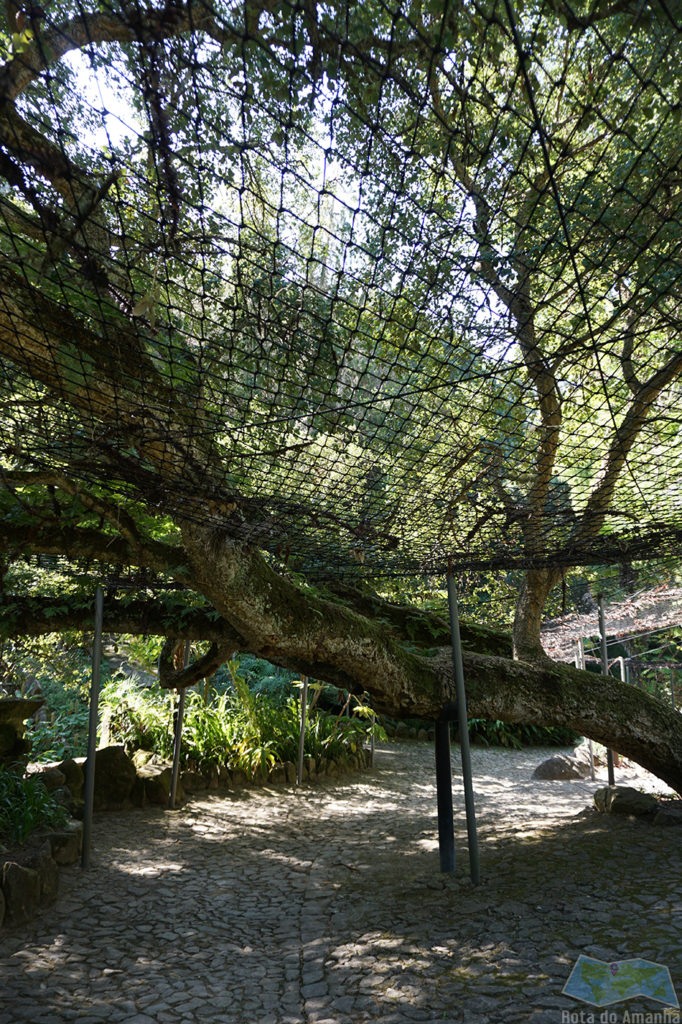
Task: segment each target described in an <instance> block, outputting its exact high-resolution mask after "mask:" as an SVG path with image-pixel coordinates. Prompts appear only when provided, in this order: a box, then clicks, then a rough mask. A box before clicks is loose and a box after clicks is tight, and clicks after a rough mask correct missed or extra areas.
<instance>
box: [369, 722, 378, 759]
mask: <svg viewBox="0 0 682 1024" xmlns="http://www.w3.org/2000/svg"><path fill="white" fill-rule="evenodd" d="M376 727H377V716H376V715H374V714H373V715H372V731H371V733H370V736H369V766H370V768H373V767H374V733H375V732H376Z"/></svg>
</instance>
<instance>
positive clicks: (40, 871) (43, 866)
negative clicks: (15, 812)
mask: <svg viewBox="0 0 682 1024" xmlns="http://www.w3.org/2000/svg"><path fill="white" fill-rule="evenodd" d="M82 844H83V826H82V825H81V824H80V822H77V821H74V822H71V823H69V824H67V825H66V826H65V827H64V828H63V829H61V830H60V831H59V832H49V833H42V834H38V835H35V834H34V835H33V836H31V838H30V841H29V843H28V845H27V846H25V847H23V848H21V849H19V850H17V851H14V853H10V855H9V856H8V857H7V859H5V860H4V862H0V927H2V926H3V925H10V926H12V925H21V924H26V922H27V921H30V920H31V919H32V918H34V917H35V916H36V914H37V913H38V912H39V911H40V909H41V908H42V907H45V906H49V904H50V903H54V901H55V900H56V899H57V892H58V889H59V868H60V867H61V866H62V865H65V864H74V863H75V862H76V861H77V860H78V859H79V857H80V854H81V848H82Z"/></svg>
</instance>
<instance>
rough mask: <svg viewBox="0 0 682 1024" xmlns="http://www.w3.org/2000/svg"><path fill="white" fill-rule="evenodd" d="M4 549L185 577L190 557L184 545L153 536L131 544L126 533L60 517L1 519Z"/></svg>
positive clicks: (0, 541)
mask: <svg viewBox="0 0 682 1024" xmlns="http://www.w3.org/2000/svg"><path fill="white" fill-rule="evenodd" d="M0 552H3V553H5V554H8V555H10V556H11V555H14V554H16V553H18V552H20V553H21V554H25V555H62V556H64V557H65V558H68V559H71V560H73V561H79V560H83V561H97V562H102V563H103V564H104V565H118V566H140V567H142V568H147V569H151V570H154V571H155V572H161V573H167V574H169V575H172V576H174V577H175V578H176V579H181V580H182V577H183V576H184V574H185V572H186V558H185V554H184V552H183V550H182V548H181V547H176V546H175V545H172V544H165V543H163V542H162V541H158V540H152V539H149V538H148V539H147V540H146V541H145V542H144V545H140V544H137V545H135V547H131V545H130V543H129V542H128V541H127V540H126V539H125V538H123V537H120V536H118V537H116V536H113V535H109V534H106V533H103V532H102V531H101V530H95V529H90V528H87V527H78V526H73V525H72V524H70V523H68V522H66V523H60V522H59V521H58V520H47V521H45V520H44V521H39V522H36V523H35V524H30V523H29V522H25V523H19V524H17V523H14V522H7V521H4V522H3V521H0Z"/></svg>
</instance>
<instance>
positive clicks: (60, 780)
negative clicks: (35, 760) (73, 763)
mask: <svg viewBox="0 0 682 1024" xmlns="http://www.w3.org/2000/svg"><path fill="white" fill-rule="evenodd" d="M28 775H29V776H30V777H31V778H32V779H38V781H39V782H42V784H43V786H45V789H46V790H47V791H48V793H53V792H54V790H55V789H62V788H63V787H64V784H65V783H66V775H64V772H62V771H60V770H59V768H57V766H56V765H53V764H44V765H31V766H30V767H29V768H28Z"/></svg>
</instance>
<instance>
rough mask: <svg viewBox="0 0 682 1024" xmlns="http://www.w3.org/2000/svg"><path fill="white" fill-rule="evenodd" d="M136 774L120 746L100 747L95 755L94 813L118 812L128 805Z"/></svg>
mask: <svg viewBox="0 0 682 1024" xmlns="http://www.w3.org/2000/svg"><path fill="white" fill-rule="evenodd" d="M136 778H137V774H136V772H135V766H134V764H133V762H132V761H131V760H130V758H129V757H128V755H127V754H126V752H125V750H124V749H123V747H122V746H115V747H102V748H101V750H98V751H97V752H96V753H95V799H94V808H95V810H96V811H120V810H122V809H123V808H124V807H126V806H127V805H128V804H129V803H130V797H131V794H132V791H133V786H134V785H135V779H136Z"/></svg>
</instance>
